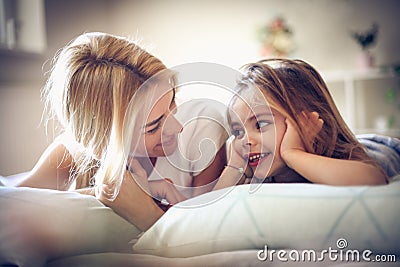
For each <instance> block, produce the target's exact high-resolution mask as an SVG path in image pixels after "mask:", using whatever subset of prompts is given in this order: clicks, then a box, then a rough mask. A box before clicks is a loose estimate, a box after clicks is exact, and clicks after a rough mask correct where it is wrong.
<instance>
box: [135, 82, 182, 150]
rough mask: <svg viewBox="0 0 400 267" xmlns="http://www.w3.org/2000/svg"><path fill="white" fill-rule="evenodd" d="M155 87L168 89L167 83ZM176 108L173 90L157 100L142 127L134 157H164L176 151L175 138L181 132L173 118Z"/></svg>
mask: <svg viewBox="0 0 400 267" xmlns="http://www.w3.org/2000/svg"><path fill="white" fill-rule="evenodd" d="M164 83H165V84H164ZM157 86H161V87H163V88H169V87H170V85H169V84H168V82H161V83H160V84H158V85H157ZM167 86H168V87H167ZM164 91H165V90H164ZM149 105H150V103H149ZM176 108H177V107H176V103H175V90H168V91H167V92H166V93H165V94H163V95H162V96H161V97H160V98H159V99H157V101H156V102H155V103H154V104H153V107H151V110H150V112H149V113H148V116H147V118H146V120H145V123H144V126H143V127H142V130H141V135H140V141H139V143H140V145H139V147H138V148H137V150H136V153H135V154H136V155H138V156H146V157H149V158H151V157H165V156H168V155H171V154H172V153H173V152H174V151H175V150H176V148H177V136H178V133H180V132H181V130H182V125H181V124H180V123H179V121H178V120H177V119H176V118H175V116H174V114H175V113H176ZM143 113H145V112H143Z"/></svg>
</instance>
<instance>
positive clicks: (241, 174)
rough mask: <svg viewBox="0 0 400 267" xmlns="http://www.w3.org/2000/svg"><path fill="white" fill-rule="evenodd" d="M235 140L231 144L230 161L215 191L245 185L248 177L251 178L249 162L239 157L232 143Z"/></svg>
mask: <svg viewBox="0 0 400 267" xmlns="http://www.w3.org/2000/svg"><path fill="white" fill-rule="evenodd" d="M233 142H235V140H232V141H231V142H229V149H228V151H229V152H228V153H229V160H228V164H227V165H226V167H225V169H224V170H223V172H222V174H221V176H220V177H219V179H218V182H217V184H216V185H215V186H214V188H213V190H218V189H222V188H226V187H230V186H234V185H238V184H243V183H245V180H246V177H251V175H250V174H249V171H250V169H249V168H247V167H246V166H247V162H245V160H244V159H243V158H242V157H241V155H239V154H238V153H237V152H236V150H235V149H233V147H232V143H233ZM245 167H246V168H245Z"/></svg>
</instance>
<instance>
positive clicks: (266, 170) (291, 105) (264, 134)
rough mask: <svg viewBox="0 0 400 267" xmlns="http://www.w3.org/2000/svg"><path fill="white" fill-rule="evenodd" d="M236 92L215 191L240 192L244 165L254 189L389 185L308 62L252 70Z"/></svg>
mask: <svg viewBox="0 0 400 267" xmlns="http://www.w3.org/2000/svg"><path fill="white" fill-rule="evenodd" d="M236 89H237V95H235V97H234V98H233V99H232V101H231V103H230V111H229V114H228V117H229V121H230V127H231V130H232V133H233V135H234V139H233V141H232V146H231V148H232V153H231V154H232V155H231V157H230V161H229V164H228V165H227V167H226V168H225V170H224V172H223V174H222V176H221V178H220V180H219V181H218V183H217V185H216V186H215V189H218V188H223V187H227V186H231V185H234V184H236V182H237V181H238V179H239V177H240V176H241V173H243V170H244V169H245V167H246V165H248V166H249V167H250V168H251V170H252V175H253V177H252V178H253V179H255V180H256V181H257V180H259V181H264V182H311V183H320V184H330V185H378V184H385V183H386V179H387V178H386V176H385V174H384V172H383V170H382V169H381V168H380V167H379V166H378V165H377V163H375V162H374V161H373V160H371V159H370V158H369V157H368V155H367V154H366V152H365V150H364V148H363V146H362V145H361V144H360V143H359V142H358V141H357V139H356V138H355V137H354V135H353V134H352V132H351V131H350V130H349V128H348V127H347V126H346V124H345V122H344V120H343V119H342V117H341V116H340V113H339V111H338V109H337V108H336V106H335V104H334V102H333V99H332V97H331V95H330V93H329V91H328V89H327V86H326V84H325V83H324V81H323V79H322V78H321V76H320V75H319V73H318V72H317V71H316V70H315V69H314V68H313V67H312V66H310V65H309V64H307V63H306V62H304V61H301V60H285V59H271V60H262V61H259V62H257V63H251V64H247V65H245V66H244V73H243V76H242V77H241V79H240V81H239V82H238V86H237V88H236ZM260 92H261V93H260Z"/></svg>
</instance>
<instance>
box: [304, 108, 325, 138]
mask: <svg viewBox="0 0 400 267" xmlns="http://www.w3.org/2000/svg"><path fill="white" fill-rule="evenodd" d="M302 115H303V120H302V125H304V126H303V127H304V129H305V133H306V135H307V136H308V137H309V138H310V140H314V139H315V137H316V136H317V135H318V133H319V132H320V131H321V129H322V126H323V125H324V121H323V120H322V119H320V117H319V114H318V112H316V111H314V112H309V113H306V112H303V114H302Z"/></svg>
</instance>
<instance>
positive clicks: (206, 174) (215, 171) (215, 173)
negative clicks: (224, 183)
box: [192, 145, 226, 196]
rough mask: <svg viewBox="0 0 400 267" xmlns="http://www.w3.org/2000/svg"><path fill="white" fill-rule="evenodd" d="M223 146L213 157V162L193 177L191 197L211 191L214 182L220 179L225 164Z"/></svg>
mask: <svg viewBox="0 0 400 267" xmlns="http://www.w3.org/2000/svg"><path fill="white" fill-rule="evenodd" d="M225 149H226V148H225V145H223V146H222V147H221V148H220V150H219V151H218V153H217V154H216V155H215V158H214V161H213V162H212V163H211V164H210V165H209V166H208V167H207V169H205V170H203V171H202V172H201V173H200V174H198V175H196V176H194V177H193V181H192V187H193V196H197V195H200V194H204V193H206V192H209V191H211V190H212V189H213V186H214V185H215V181H216V180H217V179H218V177H220V175H221V172H222V170H223V169H224V166H225V164H226V151H225Z"/></svg>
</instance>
